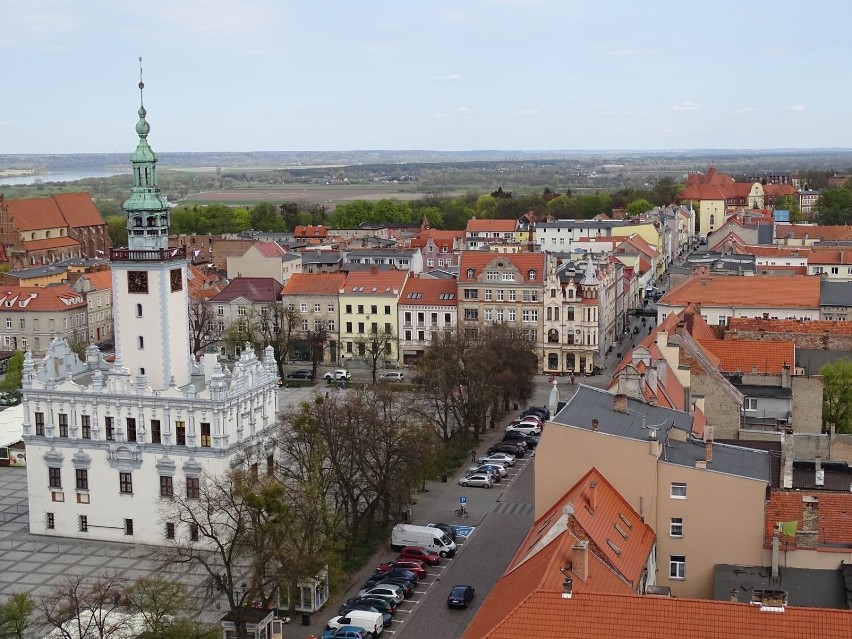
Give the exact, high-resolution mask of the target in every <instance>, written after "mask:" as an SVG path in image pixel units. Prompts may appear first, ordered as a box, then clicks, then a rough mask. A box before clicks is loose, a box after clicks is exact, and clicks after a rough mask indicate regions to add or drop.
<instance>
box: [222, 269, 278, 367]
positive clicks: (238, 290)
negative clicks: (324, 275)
mask: <svg viewBox="0 0 852 639" xmlns="http://www.w3.org/2000/svg"><path fill="white" fill-rule="evenodd" d="M280 301H281V283H280V282H279V281H278V280H276V279H275V278H272V277H238V278H236V279H233V280H231V283H230V284H228V285H227V286H226V287H225V288H224V289H223V290H222V292H221V293H219V294H217V295H216V296H214V297H212V298H210V301H209V304H210V306H211V307H212V308H213V317H215V320H214V321H215V322H216V331H217V332H218V333H219V335H220V336H222V335H224V333H225V332H226V331H227V330H228V329H229V328H230V327H232V326H235V325H236V326H240V327H241V328H243V329H245V328H246V327H248V325H249V324H250V323H251V322H253V321H254V322H256V321H257V318H256V316H257V315H260V314H262V313H264V312H265V311H266V310H268V309H270V308H271V307H273V306H275V305H276V304H279V303H280ZM235 348H236V352H235V353H234V355H235V356H239V354H240V353H241V352H242V348H243V345H242V344H239V345H236V347H235Z"/></svg>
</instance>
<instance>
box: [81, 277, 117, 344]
mask: <svg viewBox="0 0 852 639" xmlns="http://www.w3.org/2000/svg"><path fill="white" fill-rule="evenodd" d="M71 288H73V289H74V290H75V291H78V292H80V293H82V294H83V296H84V298H85V300H86V304H87V306H88V309H89V317H88V331H89V335H88V341H89V343H92V344H97V343H99V342H105V341H108V340H111V339H112V336H113V326H112V273H111V272H110V269H108V268H106V269H102V270H99V271H91V272H89V273H86V274H84V275H81V276H80V278H79V279H78V280H77V281H76V282H74V284H72V285H71Z"/></svg>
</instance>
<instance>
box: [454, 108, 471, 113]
mask: <svg viewBox="0 0 852 639" xmlns="http://www.w3.org/2000/svg"><path fill="white" fill-rule="evenodd" d="M456 111H458V112H459V113H470V109H468V108H467V107H466V106H460V107H459V108H458V109H456Z"/></svg>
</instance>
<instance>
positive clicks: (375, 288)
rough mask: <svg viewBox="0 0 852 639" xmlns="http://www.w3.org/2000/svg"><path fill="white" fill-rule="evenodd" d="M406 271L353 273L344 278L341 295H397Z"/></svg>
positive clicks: (406, 276)
mask: <svg viewBox="0 0 852 639" xmlns="http://www.w3.org/2000/svg"><path fill="white" fill-rule="evenodd" d="M407 278H408V271H377V272H375V273H373V272H372V271H353V272H351V273H349V274H348V275H347V276H346V282H345V283H344V284H343V291H344V292H343V293H342V294H343V295H367V296H369V295H398V294H399V293H400V292H401V291H402V289H403V287H404V286H405V280H406V279H407Z"/></svg>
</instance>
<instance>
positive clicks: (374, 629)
mask: <svg viewBox="0 0 852 639" xmlns="http://www.w3.org/2000/svg"><path fill="white" fill-rule="evenodd" d="M347 626H355V627H358V628H364V629H365V630H366V631H367V636H368V637H370V638H371V639H374V638H375V637H377V636H379V635H380V634H382V631H383V630H384V629H385V618H384V616H383V615H382V613H380V612H379V611H378V610H372V611H370V610H350V611H349V612H347V613H346V614H345V615H339V616H337V617H332V618H331V619H329V620H328V624H326V628H328V629H329V630H337V629H338V628H345V627H347Z"/></svg>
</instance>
